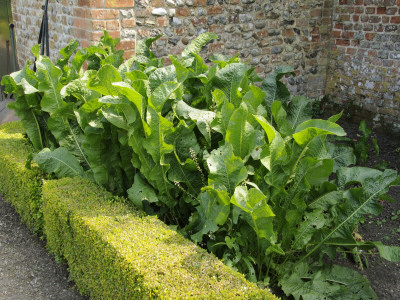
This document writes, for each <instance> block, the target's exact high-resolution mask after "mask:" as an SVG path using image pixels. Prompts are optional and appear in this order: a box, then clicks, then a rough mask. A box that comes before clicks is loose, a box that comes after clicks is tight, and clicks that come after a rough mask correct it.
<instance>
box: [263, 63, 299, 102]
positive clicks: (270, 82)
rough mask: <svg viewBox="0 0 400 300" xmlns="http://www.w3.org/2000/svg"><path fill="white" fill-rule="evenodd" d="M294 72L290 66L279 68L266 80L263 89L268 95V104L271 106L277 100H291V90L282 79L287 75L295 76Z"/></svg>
mask: <svg viewBox="0 0 400 300" xmlns="http://www.w3.org/2000/svg"><path fill="white" fill-rule="evenodd" d="M293 71H294V69H293V67H290V66H282V67H278V68H276V69H275V71H274V72H273V73H272V74H271V75H269V76H268V77H267V78H265V79H264V81H263V82H262V84H261V89H262V90H264V91H265V92H266V93H267V97H266V102H267V104H269V105H271V104H272V102H274V101H275V100H279V101H285V100H287V99H288V98H289V96H290V93H289V90H288V88H287V87H286V86H285V84H283V83H282V82H281V81H280V79H281V78H282V77H283V76H284V75H286V74H291V75H293V76H295V73H294V72H293Z"/></svg>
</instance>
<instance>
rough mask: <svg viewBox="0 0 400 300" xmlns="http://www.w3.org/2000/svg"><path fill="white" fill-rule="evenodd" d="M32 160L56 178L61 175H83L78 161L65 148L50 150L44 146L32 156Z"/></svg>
mask: <svg viewBox="0 0 400 300" xmlns="http://www.w3.org/2000/svg"><path fill="white" fill-rule="evenodd" d="M33 160H34V161H35V162H36V163H37V164H38V166H39V167H40V168H41V169H42V170H44V171H45V172H46V173H49V174H51V173H54V174H56V176H57V177H58V178H62V177H75V176H78V177H85V173H84V171H83V169H82V167H81V166H80V164H79V161H78V160H77V159H76V158H75V156H73V155H72V154H70V153H69V152H68V151H67V150H66V149H65V148H62V147H60V148H57V149H56V150H54V151H51V150H50V149H49V148H44V149H43V150H42V151H40V152H39V153H38V154H36V155H35V156H34V157H33Z"/></svg>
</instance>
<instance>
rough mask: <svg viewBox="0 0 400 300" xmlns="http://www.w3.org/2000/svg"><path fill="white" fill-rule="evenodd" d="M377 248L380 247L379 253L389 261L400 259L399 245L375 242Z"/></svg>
mask: <svg viewBox="0 0 400 300" xmlns="http://www.w3.org/2000/svg"><path fill="white" fill-rule="evenodd" d="M374 245H375V246H376V248H378V251H379V255H380V256H381V257H382V258H384V259H386V260H388V261H394V262H397V261H400V247H398V246H386V245H383V244H382V243H381V242H374Z"/></svg>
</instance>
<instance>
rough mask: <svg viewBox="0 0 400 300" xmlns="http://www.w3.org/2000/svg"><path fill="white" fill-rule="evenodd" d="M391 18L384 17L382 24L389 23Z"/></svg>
mask: <svg viewBox="0 0 400 300" xmlns="http://www.w3.org/2000/svg"><path fill="white" fill-rule="evenodd" d="M389 21H390V17H389V16H382V23H384V24H385V23H389Z"/></svg>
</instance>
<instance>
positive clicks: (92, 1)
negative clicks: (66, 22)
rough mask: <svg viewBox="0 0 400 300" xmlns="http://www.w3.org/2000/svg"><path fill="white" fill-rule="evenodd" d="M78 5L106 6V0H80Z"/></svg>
mask: <svg viewBox="0 0 400 300" xmlns="http://www.w3.org/2000/svg"><path fill="white" fill-rule="evenodd" d="M78 6H80V7H82V6H86V7H104V0H78Z"/></svg>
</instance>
